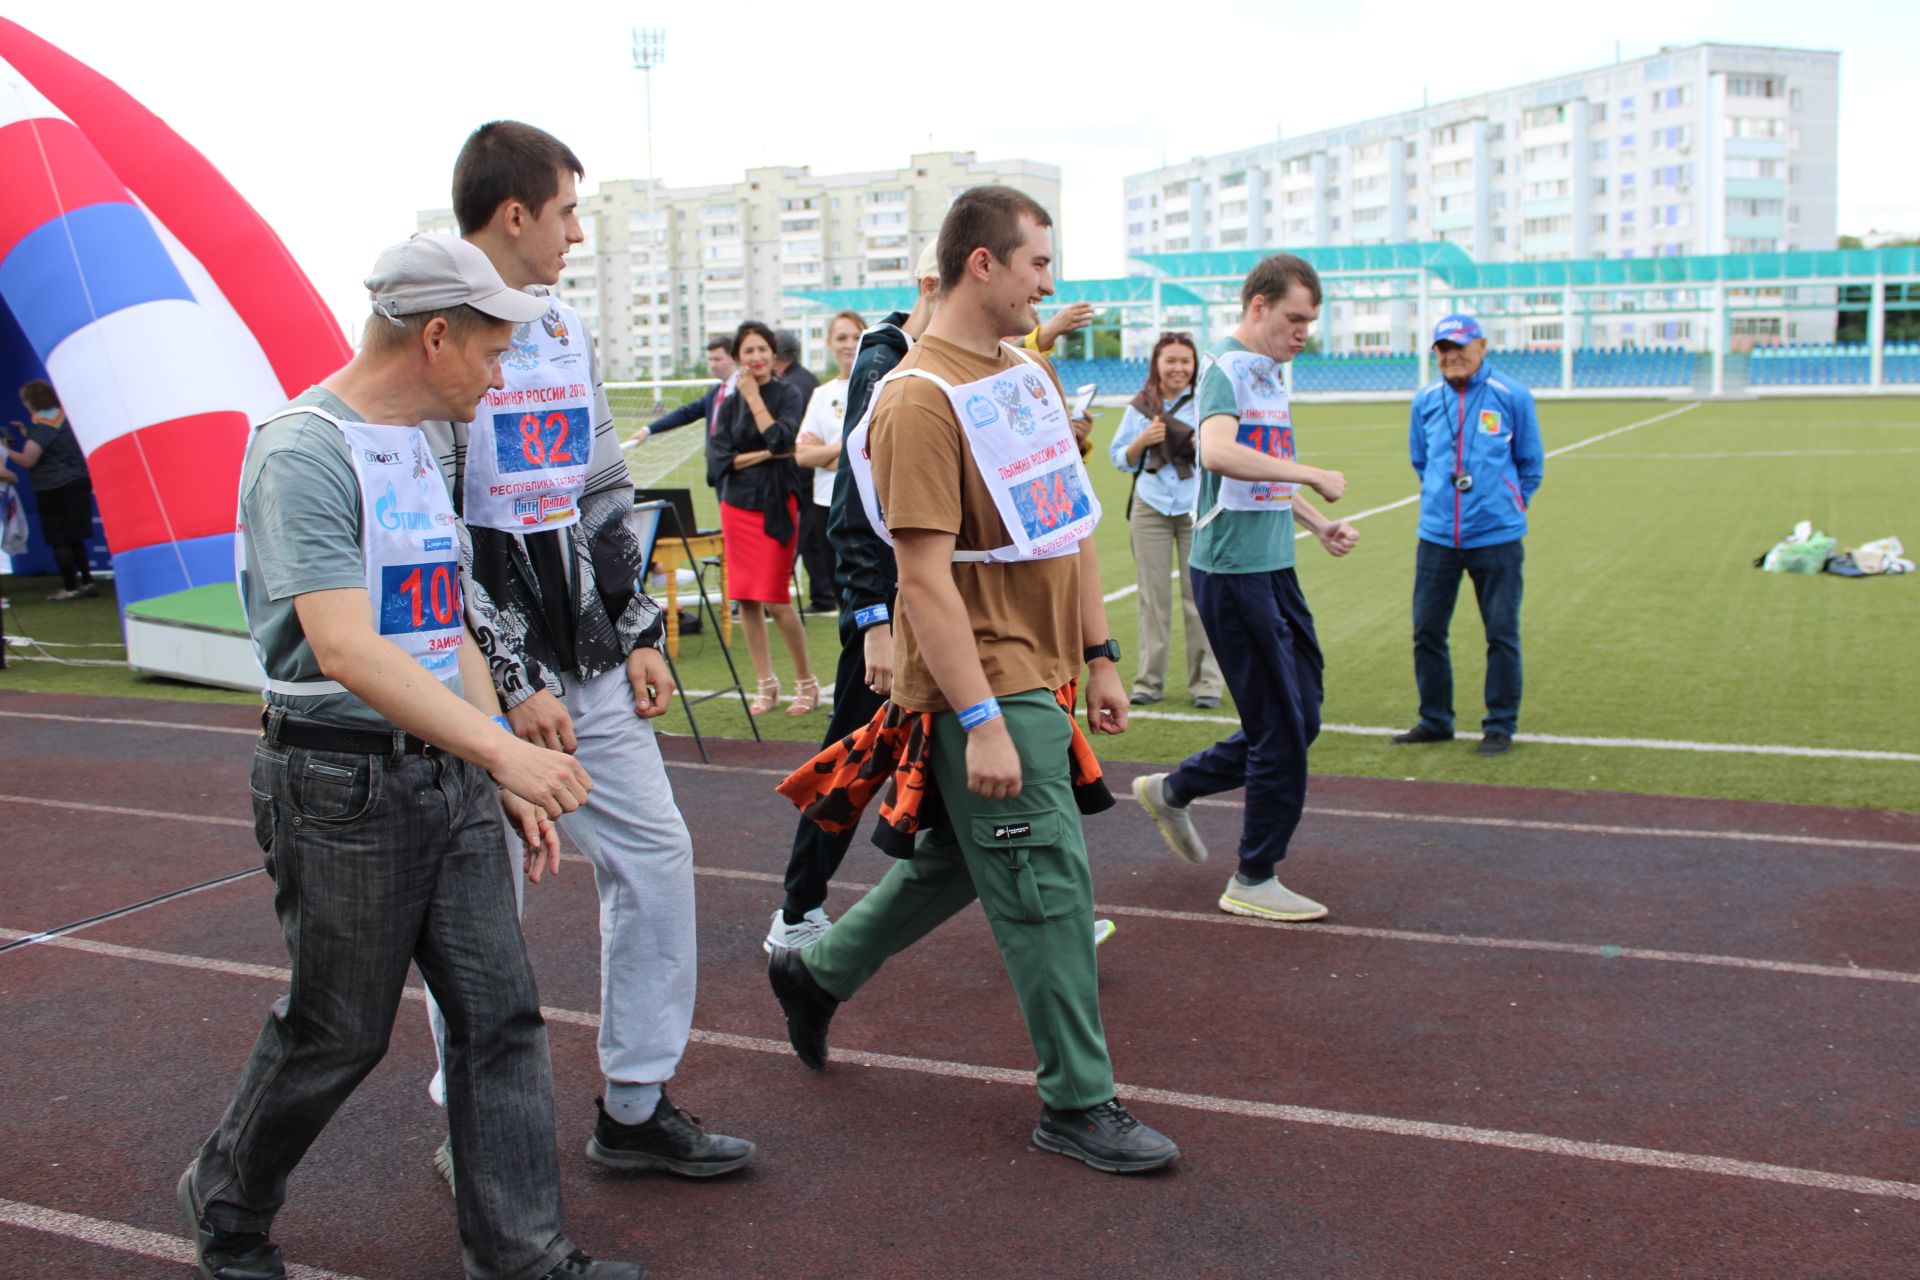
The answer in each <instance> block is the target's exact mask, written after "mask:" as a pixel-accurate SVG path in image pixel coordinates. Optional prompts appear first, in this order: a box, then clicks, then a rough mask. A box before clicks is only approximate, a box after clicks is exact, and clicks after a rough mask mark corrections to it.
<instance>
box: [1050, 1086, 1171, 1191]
mask: <svg viewBox="0 0 1920 1280" xmlns="http://www.w3.org/2000/svg"><path fill="white" fill-rule="evenodd" d="M1033 1145H1034V1146H1036V1147H1039V1148H1040V1149H1041V1150H1042V1151H1051V1152H1054V1153H1055V1154H1057V1155H1063V1156H1071V1157H1072V1158H1073V1159H1075V1160H1079V1161H1081V1162H1082V1163H1084V1164H1086V1165H1087V1166H1088V1167H1089V1168H1093V1169H1098V1170H1100V1171H1101V1172H1103V1173H1145V1172H1146V1171H1147V1170H1149V1169H1163V1168H1165V1167H1166V1166H1168V1165H1170V1164H1172V1163H1173V1162H1174V1161H1175V1160H1178V1159H1179V1158H1180V1148H1179V1147H1176V1146H1174V1145H1173V1140H1172V1139H1170V1138H1168V1137H1167V1136H1166V1135H1165V1134H1163V1133H1159V1132H1156V1131H1155V1130H1153V1129H1149V1128H1148V1127H1147V1126H1146V1125H1144V1124H1141V1123H1140V1122H1139V1121H1138V1120H1136V1119H1134V1118H1133V1113H1132V1112H1130V1111H1128V1110H1127V1108H1126V1105H1125V1104H1124V1103H1122V1102H1121V1101H1120V1099H1118V1098H1114V1099H1112V1100H1111V1101H1108V1102H1103V1103H1101V1104H1100V1105H1099V1106H1097V1107H1088V1108H1087V1109H1086V1110H1085V1111H1055V1110H1054V1109H1053V1108H1052V1107H1042V1108H1040V1123H1039V1125H1038V1126H1036V1127H1035V1128H1034V1131H1033Z"/></svg>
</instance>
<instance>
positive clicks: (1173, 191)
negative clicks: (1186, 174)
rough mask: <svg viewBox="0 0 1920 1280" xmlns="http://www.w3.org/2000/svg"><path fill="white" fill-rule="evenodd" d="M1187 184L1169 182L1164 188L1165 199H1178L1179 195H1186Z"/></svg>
mask: <svg viewBox="0 0 1920 1280" xmlns="http://www.w3.org/2000/svg"><path fill="white" fill-rule="evenodd" d="M1187 186H1188V184H1187V183H1185V182H1169V183H1168V184H1167V190H1166V197H1167V199H1169V200H1178V199H1179V198H1180V197H1182V196H1184V195H1186V194H1187Z"/></svg>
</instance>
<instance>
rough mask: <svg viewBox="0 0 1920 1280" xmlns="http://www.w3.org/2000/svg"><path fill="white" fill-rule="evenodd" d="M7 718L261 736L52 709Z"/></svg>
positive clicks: (215, 726)
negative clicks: (64, 712)
mask: <svg viewBox="0 0 1920 1280" xmlns="http://www.w3.org/2000/svg"><path fill="white" fill-rule="evenodd" d="M0 718H4V719H7V720H52V721H56V722H58V723H60V724H123V725H130V726H132V727H134V728H137V729H185V730H187V731H188V732H190V733H232V734H239V735H240V736H242V737H246V738H257V737H259V736H260V730H259V729H258V728H252V729H236V728H233V727H232V726H230V725H224V724H187V723H185V722H183V721H179V720H136V719H133V718H131V717H128V716H66V715H60V714H58V713H57V712H52V711H0Z"/></svg>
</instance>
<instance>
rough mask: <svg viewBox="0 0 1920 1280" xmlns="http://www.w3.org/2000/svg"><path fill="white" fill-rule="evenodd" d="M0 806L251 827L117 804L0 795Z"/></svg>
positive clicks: (250, 822) (246, 821)
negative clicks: (22, 805)
mask: <svg viewBox="0 0 1920 1280" xmlns="http://www.w3.org/2000/svg"><path fill="white" fill-rule="evenodd" d="M0 804H32V805H40V806H42V807H44V808H48V809H71V810H75V811H78V812H80V813H111V814H118V815H119V816H121V817H123V818H172V819H174V820H176V821H179V822H204V823H207V824H208V825H210V826H215V827H251V826H252V825H253V819H251V818H220V817H214V816H212V815H209V814H204V813H170V812H168V811H167V810H165V809H130V808H128V807H127V806H125V805H118V804H87V803H83V802H81V801H79V800H49V799H46V798H44V797H41V796H14V795H6V794H0Z"/></svg>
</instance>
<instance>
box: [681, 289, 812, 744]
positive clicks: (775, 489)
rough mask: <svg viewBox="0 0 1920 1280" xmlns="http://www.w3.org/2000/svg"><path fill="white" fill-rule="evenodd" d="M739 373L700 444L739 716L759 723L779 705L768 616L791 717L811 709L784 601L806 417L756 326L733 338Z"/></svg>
mask: <svg viewBox="0 0 1920 1280" xmlns="http://www.w3.org/2000/svg"><path fill="white" fill-rule="evenodd" d="M733 358H734V360H735V361H737V362H738V363H739V366H740V372H739V375H738V377H737V378H736V379H735V381H734V384H733V386H732V388H731V389H730V391H729V392H728V394H727V396H726V398H725V399H724V400H723V401H722V402H721V404H720V409H719V413H718V417H717V418H716V420H715V423H714V428H713V433H712V434H711V435H709V436H708V437H707V483H708V484H711V485H713V486H714V488H715V489H717V490H719V493H720V534H721V538H722V540H723V542H724V544H725V548H726V566H727V575H726V576H727V598H728V599H730V600H737V601H739V603H740V630H741V631H742V632H743V633H744V634H745V636H746V638H747V654H748V656H749V657H750V658H751V659H752V660H753V672H754V676H755V677H756V678H757V679H758V681H759V685H758V687H757V688H756V689H755V691H754V696H753V700H752V701H751V702H749V703H748V704H747V705H748V710H750V711H751V712H753V714H754V715H762V714H764V713H765V712H767V711H770V710H772V709H773V704H774V703H775V702H778V701H779V700H780V678H779V677H778V676H776V675H775V674H774V673H773V656H772V654H770V653H769V652H768V649H767V615H768V614H769V613H771V614H772V615H773V621H774V624H775V625H776V626H778V627H779V628H780V638H781V640H783V641H784V642H785V643H786V646H787V653H788V655H789V656H790V657H791V658H792V659H793V667H794V677H795V687H794V696H793V701H792V702H791V703H789V704H788V705H787V714H788V715H790V716H799V715H805V714H806V713H807V712H809V711H812V710H813V709H814V707H815V706H816V705H818V703H819V701H820V682H819V681H818V680H816V679H814V676H813V667H812V665H811V663H809V661H808V659H807V633H806V629H805V628H804V627H803V626H802V625H801V623H800V615H799V614H798V613H796V612H795V611H794V608H793V604H792V601H791V597H790V588H791V586H792V583H793V559H794V555H795V553H796V552H797V550H798V548H799V545H800V524H799V521H800V502H799V480H798V477H797V475H796V474H795V471H794V466H793V440H794V436H795V435H796V434H797V433H798V432H799V430H800V418H801V416H802V415H803V414H804V413H805V412H806V405H805V404H803V403H802V402H801V397H800V393H799V391H798V390H796V389H795V388H793V387H790V386H788V385H787V384H786V383H783V382H781V381H780V380H779V379H778V378H776V377H774V375H773V330H771V329H769V328H768V327H767V326H766V325H764V324H761V323H760V322H759V321H758V320H749V321H747V322H746V323H745V324H743V325H741V326H740V329H739V332H737V333H735V334H734V338H733Z"/></svg>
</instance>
